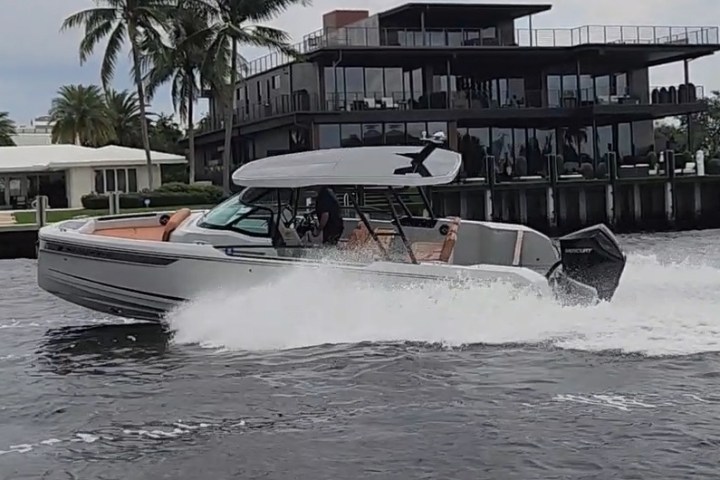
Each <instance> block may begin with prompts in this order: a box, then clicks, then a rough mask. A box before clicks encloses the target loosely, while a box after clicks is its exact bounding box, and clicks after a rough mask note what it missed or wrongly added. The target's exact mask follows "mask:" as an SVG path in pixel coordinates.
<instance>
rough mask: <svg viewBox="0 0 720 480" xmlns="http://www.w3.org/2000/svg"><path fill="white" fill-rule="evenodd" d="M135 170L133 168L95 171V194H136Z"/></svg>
mask: <svg viewBox="0 0 720 480" xmlns="http://www.w3.org/2000/svg"><path fill="white" fill-rule="evenodd" d="M137 191H138V189H137V170H136V169H134V168H107V169H102V170H95V192H96V193H99V194H103V193H107V192H121V193H135V192H137Z"/></svg>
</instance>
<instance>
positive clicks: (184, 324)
mask: <svg viewBox="0 0 720 480" xmlns="http://www.w3.org/2000/svg"><path fill="white" fill-rule="evenodd" d="M718 286H720V269H717V268H712V267H708V266H703V265H693V264H689V263H678V264H669V265H668V264H666V265H663V264H661V263H660V262H659V261H658V260H657V259H656V258H655V257H652V256H639V255H632V256H630V257H629V259H628V265H627V266H626V269H625V273H624V275H623V278H622V280H621V283H620V287H619V288H618V291H617V293H616V295H615V298H614V299H613V301H612V302H611V303H604V304H600V305H597V306H594V307H585V308H583V307H562V306H560V305H559V304H557V303H555V302H554V301H553V300H551V299H546V298H538V297H537V296H534V295H530V294H526V293H523V292H519V291H517V290H514V289H513V288H511V287H510V286H508V285H503V284H499V283H498V284H491V285H487V286H483V287H473V288H454V287H451V286H449V285H442V284H424V285H416V286H408V287H406V288H394V289H388V288H387V287H386V286H373V285H366V286H359V285H357V284H356V283H352V282H348V281H347V279H345V278H343V274H342V273H339V272H337V271H331V270H330V269H321V270H316V271H310V272H308V271H305V272H299V271H297V272H295V271H292V272H289V273H288V275H287V276H285V277H283V278H282V279H281V280H279V281H277V282H275V283H272V284H263V285H257V286H256V287H254V288H252V289H250V290H245V291H233V290H232V286H231V285H230V286H228V287H227V289H226V290H224V291H220V292H216V293H214V294H212V295H208V296H204V297H202V298H200V299H198V300H197V301H195V302H193V303H191V304H188V305H185V306H183V307H182V308H180V309H179V310H177V311H176V312H173V313H172V314H171V315H170V316H169V318H168V319H169V322H170V325H171V327H172V328H173V329H174V330H175V332H176V333H175V338H174V341H175V342H176V343H180V344H200V345H202V346H206V347H212V348H224V349H229V350H251V351H252V350H275V349H289V348H298V347H306V346H312V345H320V344H326V343H354V342H362V341H371V342H372V341H374V342H385V341H388V342H391V341H418V342H431V343H438V342H440V343H444V344H446V345H448V346H459V345H467V344H477V343H483V344H505V343H550V344H551V345H554V346H556V347H559V348H568V349H578V350H590V351H600V350H620V351H625V352H639V353H644V354H647V355H682V354H692V353H698V352H706V351H720V316H718V315H717V312H718V311H719V307H720V296H719V289H718Z"/></svg>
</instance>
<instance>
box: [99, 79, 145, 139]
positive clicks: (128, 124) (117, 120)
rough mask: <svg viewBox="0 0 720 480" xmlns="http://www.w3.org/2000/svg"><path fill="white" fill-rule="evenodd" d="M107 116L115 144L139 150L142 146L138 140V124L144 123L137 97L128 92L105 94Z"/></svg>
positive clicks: (114, 91)
mask: <svg viewBox="0 0 720 480" xmlns="http://www.w3.org/2000/svg"><path fill="white" fill-rule="evenodd" d="M105 103H106V105H107V115H108V120H109V122H110V125H111V128H112V131H113V137H114V138H113V142H114V143H116V144H117V145H121V146H123V147H133V148H137V147H139V146H140V145H142V139H141V138H138V134H137V124H138V122H140V121H142V118H143V117H142V114H141V113H140V102H138V98H137V95H136V94H134V93H130V92H128V91H127V90H123V91H122V92H118V91H116V90H114V89H109V90H107V91H106V92H105Z"/></svg>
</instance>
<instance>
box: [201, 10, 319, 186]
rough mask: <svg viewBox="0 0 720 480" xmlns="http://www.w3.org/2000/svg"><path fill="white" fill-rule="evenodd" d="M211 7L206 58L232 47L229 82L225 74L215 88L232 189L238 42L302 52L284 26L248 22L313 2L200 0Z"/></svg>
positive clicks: (226, 171) (226, 172)
mask: <svg viewBox="0 0 720 480" xmlns="http://www.w3.org/2000/svg"><path fill="white" fill-rule="evenodd" d="M200 2H201V3H202V4H204V5H205V6H207V8H209V10H210V15H211V17H212V19H213V20H214V21H215V23H213V24H212V25H211V26H210V28H209V30H210V31H211V32H212V34H213V39H212V43H211V45H210V48H209V49H208V55H207V60H206V61H210V62H213V61H217V59H218V58H221V57H222V53H221V52H224V51H226V50H228V49H229V50H230V52H231V54H230V72H229V74H230V75H229V77H230V78H229V80H230V82H229V84H226V83H225V82H227V79H226V78H223V79H222V80H223V81H222V83H221V82H219V81H218V79H214V80H215V82H214V85H213V89H214V90H215V91H216V92H218V93H219V96H220V98H222V100H223V102H222V103H223V109H224V113H225V115H224V117H225V122H224V123H225V144H224V150H223V190H224V191H225V193H226V194H229V193H230V175H229V171H230V154H231V152H230V150H231V147H230V145H231V141H232V127H233V114H234V112H235V110H236V96H235V88H236V84H237V81H238V74H239V73H241V72H240V71H239V68H238V58H239V57H238V46H239V45H240V44H243V45H252V46H256V47H269V48H273V49H277V50H279V51H280V52H282V53H284V54H286V55H289V56H291V57H296V58H297V57H298V56H299V53H298V52H297V51H296V50H295V49H294V48H292V47H291V46H290V45H289V44H288V40H289V36H288V34H287V33H285V32H283V31H282V30H277V29H275V28H271V27H265V26H260V25H251V24H249V22H252V23H255V22H265V21H269V20H272V19H273V18H275V17H276V16H277V15H279V14H280V13H282V12H283V11H284V10H285V9H287V8H288V7H289V6H291V5H293V4H300V5H303V6H307V5H310V0H263V1H260V2H258V1H254V0H200Z"/></svg>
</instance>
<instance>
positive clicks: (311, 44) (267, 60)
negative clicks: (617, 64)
mask: <svg viewBox="0 0 720 480" xmlns="http://www.w3.org/2000/svg"><path fill="white" fill-rule="evenodd" d="M514 33H515V35H514V37H513V38H510V39H507V38H505V37H503V35H502V32H501V34H500V35H498V36H488V35H487V33H486V32H485V31H483V30H482V29H461V28H445V29H427V30H425V32H424V33H423V32H421V31H420V30H419V29H399V28H384V29H380V28H377V27H343V28H324V29H320V30H317V31H315V32H312V33H310V34H308V35H305V37H304V38H303V40H302V42H298V43H296V44H294V45H293V47H294V48H295V49H296V50H297V51H298V52H299V53H301V54H307V53H310V52H313V51H315V50H318V49H320V48H324V47H342V46H357V47H377V46H400V47H420V46H425V47H477V46H526V47H527V46H536V47H568V46H576V45H584V44H593V43H599V44H617V43H621V44H678V45H716V44H720V29H719V28H718V27H702V26H696V27H663V26H622V25H618V26H605V25H585V26H582V27H577V28H540V29H533V30H529V29H526V28H519V29H515V32H514ZM293 60H294V59H293V58H292V57H291V56H289V55H285V54H283V53H280V52H273V53H270V54H268V55H265V56H263V57H260V58H257V59H255V60H252V61H250V62H248V63H247V70H246V72H245V74H246V76H252V75H257V74H259V73H263V72H266V71H268V70H271V69H273V68H277V67H280V66H282V65H286V64H288V63H290V62H292V61H293Z"/></svg>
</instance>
